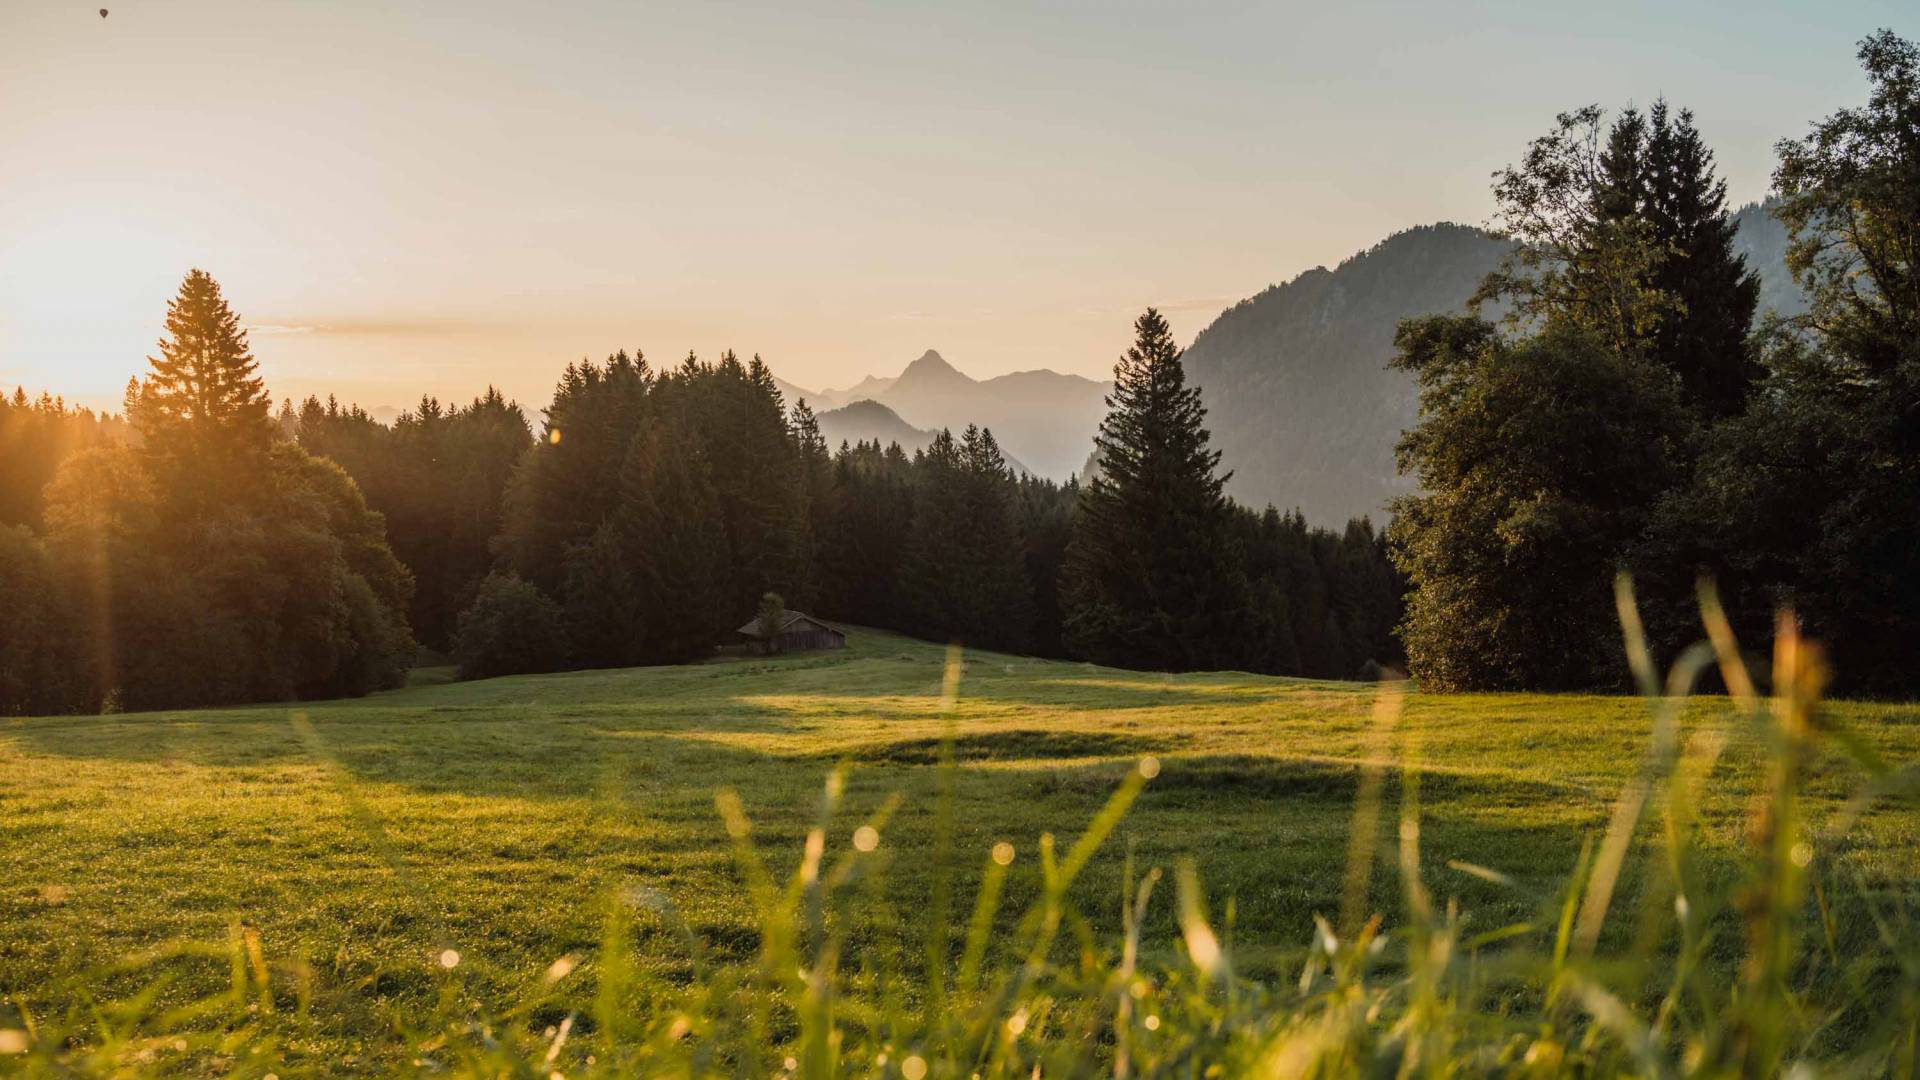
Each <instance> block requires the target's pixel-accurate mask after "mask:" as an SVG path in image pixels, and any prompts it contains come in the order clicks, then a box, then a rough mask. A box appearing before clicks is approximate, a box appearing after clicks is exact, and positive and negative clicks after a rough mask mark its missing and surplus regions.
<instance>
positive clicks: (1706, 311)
mask: <svg viewBox="0 0 1920 1080" xmlns="http://www.w3.org/2000/svg"><path fill="white" fill-rule="evenodd" d="M1644 157H1645V162H1644V168H1645V173H1646V195H1645V199H1644V202H1643V203H1642V206H1641V211H1640V212H1641V215H1642V216H1643V217H1644V218H1645V219H1646V220H1647V221H1648V223H1649V225H1650V226H1651V229H1652V233H1653V236H1654V239H1655V241H1656V242H1657V243H1658V244H1659V245H1660V247H1661V248H1662V251H1663V257H1662V258H1661V259H1660V261H1659V263H1658V264H1657V265H1656V266H1655V269H1654V272H1653V287H1654V288H1656V289H1658V290H1660V291H1661V292H1662V293H1664V294H1666V295H1668V296H1670V297H1672V298H1673V300H1674V305H1673V309H1672V310H1671V311H1670V312H1669V313H1668V314H1667V316H1666V317H1665V318H1663V319H1661V320H1660V321H1659V322H1658V323H1657V324H1656V325H1655V326H1654V328H1653V335H1652V342H1651V343H1650V344H1651V347H1650V354H1651V356H1652V358H1653V359H1654V360H1655V361H1656V362H1658V363H1659V364H1661V365H1662V366H1664V367H1666V368H1668V369H1670V370H1671V371H1673V372H1674V373H1675V374H1676V375H1678V376H1679V377H1680V386H1681V390H1682V393H1683V396H1684V397H1685V400H1686V402H1687V404H1688V406H1689V407H1690V408H1692V409H1693V410H1694V411H1695V412H1696V413H1698V414H1699V415H1701V416H1702V417H1705V418H1707V419H1710V420H1717V419H1721V418H1723V417H1728V416H1733V415H1735V414H1737V413H1739V412H1740V410H1741V409H1742V408H1744V407H1745V405H1746V401H1747V396H1748V394H1749V393H1751V391H1752V388H1753V384H1754V382H1755V381H1756V380H1757V379H1758V378H1759V377H1760V375H1761V368H1760V366H1759V364H1757V363H1755V361H1754V358H1753V353H1752V349H1751V348H1750V347H1749V345H1748V343H1747V334H1748V332H1749V331H1750V330H1751V328H1752V326H1753V316H1754V312H1755V310H1756V309H1757V308H1758V307H1759V304H1760V277H1759V275H1758V274H1756V273H1755V272H1754V271H1753V270H1751V269H1749V268H1748V266H1747V261H1746V258H1745V256H1742V255H1740V254H1739V253H1738V252H1736V251H1735V250H1734V246H1733V245H1734V239H1735V234H1736V231H1737V230H1736V229H1735V227H1734V223H1733V217H1732V215H1731V214H1729V213H1728V212H1727V183H1726V181H1725V180H1722V179H1720V178H1719V177H1717V176H1715V175H1714V168H1713V151H1711V150H1709V149H1708V148H1707V145H1706V143H1705V141H1704V140H1702V139H1701V137H1700V132H1699V130H1698V129H1697V128H1695V127H1694V125H1693V114H1692V113H1691V112H1690V111H1688V110H1686V109H1682V110H1680V113H1679V115H1678V116H1673V115H1672V114H1671V113H1670V111H1669V109H1668V108H1667V103H1666V102H1665V101H1664V100H1663V101H1656V102H1654V105H1653V110H1652V113H1651V116H1650V123H1649V124H1648V127H1647V135H1646V150H1645V155H1644Z"/></svg>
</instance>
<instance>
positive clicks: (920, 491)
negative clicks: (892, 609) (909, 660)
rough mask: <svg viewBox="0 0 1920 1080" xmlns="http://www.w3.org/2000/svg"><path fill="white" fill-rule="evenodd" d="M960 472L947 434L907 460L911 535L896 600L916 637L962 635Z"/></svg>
mask: <svg viewBox="0 0 1920 1080" xmlns="http://www.w3.org/2000/svg"><path fill="white" fill-rule="evenodd" d="M962 470H963V466H962V465H961V461H960V447H959V444H958V443H956V442H954V439H953V433H952V432H951V431H946V430H942V431H940V432H939V433H938V434H936V435H935V436H934V437H933V442H931V443H929V444H928V445H927V447H926V449H924V450H921V451H918V452H916V453H915V454H914V455H913V529H912V532H911V534H910V536H909V538H908V541H907V552H906V557H905V560H904V561H903V564H902V566H901V569H900V598H901V603H902V604H903V606H904V607H905V609H906V610H905V615H906V621H907V629H908V631H909V632H911V633H913V634H914V635H916V636H918V637H924V638H930V639H933V640H955V639H961V635H962V634H963V632H964V630H965V629H966V624H967V618H966V612H965V605H964V603H963V602H962V600H961V597H960V589H961V587H962V578H963V577H964V572H963V571H962V569H961V568H962V566H963V565H964V564H965V562H966V546H965V543H964V540H963V538H964V536H965V534H966V530H967V528H968V521H967V507H966V491H965V477H964V475H963V471H962ZM962 640H964V639H962Z"/></svg>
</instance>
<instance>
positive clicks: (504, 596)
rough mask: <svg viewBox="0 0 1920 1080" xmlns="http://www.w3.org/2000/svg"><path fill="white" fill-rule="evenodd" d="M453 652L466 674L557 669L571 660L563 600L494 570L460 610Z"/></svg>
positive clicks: (477, 675)
mask: <svg viewBox="0 0 1920 1080" xmlns="http://www.w3.org/2000/svg"><path fill="white" fill-rule="evenodd" d="M453 656H454V660H455V661H456V662H457V663H458V664H459V665H460V677H461V678H463V679H487V678H492V677H493V676H495V675H523V674H527V673H530V672H539V671H555V670H558V669H559V668H561V667H562V666H564V665H565V664H566V662H567V632H566V623H565V618H564V616H563V615H562V613H561V611H560V605H559V604H556V603H554V602H553V601H552V600H549V599H548V598H547V597H546V596H544V595H542V594H541V592H540V590H539V589H536V588H534V587H533V585H532V584H530V583H528V582H526V581H522V580H521V579H520V578H519V576H518V575H515V574H490V575H488V577H487V579H486V580H485V581H483V582H481V583H480V592H479V594H478V595H476V596H475V597H474V599H473V605H472V606H471V607H469V608H467V610H465V611H463V612H461V613H460V626H459V628H458V629H457V630H455V631H454V635H453Z"/></svg>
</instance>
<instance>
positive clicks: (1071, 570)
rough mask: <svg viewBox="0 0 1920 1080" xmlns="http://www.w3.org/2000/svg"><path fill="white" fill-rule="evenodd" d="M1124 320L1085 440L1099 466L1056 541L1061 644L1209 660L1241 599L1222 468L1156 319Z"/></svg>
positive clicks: (1175, 660)
mask: <svg viewBox="0 0 1920 1080" xmlns="http://www.w3.org/2000/svg"><path fill="white" fill-rule="evenodd" d="M1134 329H1135V331H1136V333H1137V335H1138V336H1137V340H1136V341H1135V343H1134V345H1133V347H1132V348H1130V349H1128V350H1127V353H1126V355H1125V356H1124V357H1122V358H1121V360H1120V362H1119V364H1118V365H1117V366H1115V368H1114V389H1113V393H1112V394H1111V395H1109V396H1108V398H1107V405H1108V408H1109V410H1110V411H1109V412H1108V413H1107V418H1106V419H1105V420H1104V421H1102V422H1101V424H1100V432H1099V435H1098V436H1097V437H1096V438H1095V447H1096V452H1097V453H1098V455H1099V461H1100V475H1099V476H1096V477H1095V478H1094V479H1093V480H1092V482H1091V483H1089V484H1088V485H1087V487H1086V488H1085V490H1084V492H1083V494H1082V495H1081V498H1080V507H1079V513H1078V516H1077V518H1076V520H1075V522H1074V528H1073V537H1072V539H1071V540H1070V541H1069V543H1068V545H1067V553H1066V559H1065V566H1064V568H1063V571H1062V582H1061V607H1062V614H1063V618H1064V622H1065V631H1066V640H1067V646H1068V648H1069V649H1070V650H1072V651H1073V652H1074V653H1075V654H1077V655H1079V656H1081V657H1083V658H1086V659H1089V660H1094V661H1097V662H1100V663H1104V664H1113V665H1116V666H1123V667H1136V668H1148V669H1156V670H1167V671H1185V670H1193V669H1196V668H1203V667H1209V666H1221V661H1222V658H1224V657H1226V656H1228V655H1229V654H1230V651H1231V650H1232V648H1233V647H1234V643H1235V641H1236V639H1237V637H1238V634H1239V632H1240V627H1241V624H1242V622H1243V618H1242V616H1243V613H1244V608H1245V603H1246V600H1245V588H1244V584H1245V576H1244V574H1243V573H1242V572H1241V570H1240V568H1239V566H1238V559H1237V553H1236V550H1235V545H1234V543H1233V537H1232V532H1231V528H1232V519H1231V514H1230V504H1229V503H1228V502H1227V499H1226V496H1225V495H1224V494H1223V493H1222V488H1223V486H1224V485H1225V483H1226V480H1227V476H1225V475H1221V474H1219V473H1217V472H1216V470H1217V469H1218V467H1219V464H1220V454H1219V452H1218V451H1215V450H1212V449H1210V448H1209V447H1208V435H1207V431H1206V428H1205V427H1203V426H1202V424H1203V421H1204V420H1205V418H1206V409H1205V408H1204V407H1202V406H1201V404H1200V391H1199V389H1198V388H1197V387H1190V386H1188V385H1187V381H1186V372H1185V370H1184V369H1183V367H1182V366H1181V363H1180V350H1179V348H1178V347H1177V346H1175V345H1174V342H1173V335H1172V333H1171V331H1170V330H1169V329H1168V327H1167V323H1166V320H1165V319H1163V318H1161V317H1160V313H1159V312H1157V311H1154V310H1152V309H1148V311H1147V313H1146V314H1144V315H1142V316H1141V317H1140V318H1139V320H1138V321H1136V322H1135V323H1134Z"/></svg>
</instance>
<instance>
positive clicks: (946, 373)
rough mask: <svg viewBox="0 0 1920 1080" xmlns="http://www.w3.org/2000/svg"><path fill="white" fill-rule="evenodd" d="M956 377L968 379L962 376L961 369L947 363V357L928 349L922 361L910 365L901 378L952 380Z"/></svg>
mask: <svg viewBox="0 0 1920 1080" xmlns="http://www.w3.org/2000/svg"><path fill="white" fill-rule="evenodd" d="M956 375H958V376H959V377H960V378H963V379H964V378H966V376H965V375H961V374H960V369H959V368H956V367H954V366H953V365H952V364H949V363H947V360H946V357H943V356H941V355H940V354H939V353H937V352H935V351H933V350H932V349H928V350H927V351H926V352H923V353H921V354H920V359H918V360H915V361H914V362H913V363H911V364H908V365H907V369H906V370H905V371H903V372H901V373H900V377H901V378H902V379H907V378H919V379H924V378H928V377H929V376H937V377H940V378H949V379H950V378H953V377H954V376H956Z"/></svg>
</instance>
